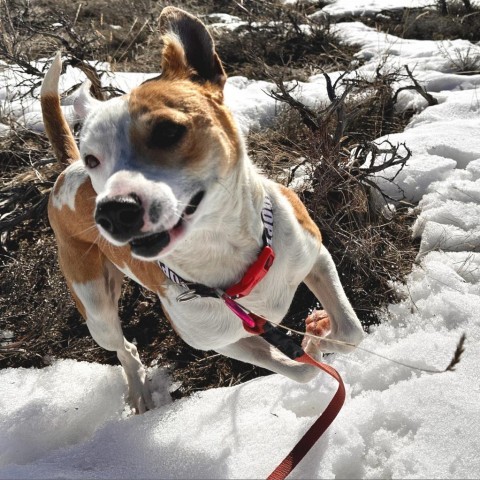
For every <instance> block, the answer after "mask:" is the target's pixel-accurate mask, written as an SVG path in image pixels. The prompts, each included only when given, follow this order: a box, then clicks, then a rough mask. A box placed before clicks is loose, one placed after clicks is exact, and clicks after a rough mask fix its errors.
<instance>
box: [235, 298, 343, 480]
mask: <svg viewBox="0 0 480 480" xmlns="http://www.w3.org/2000/svg"><path fill="white" fill-rule="evenodd" d="M232 303H234V304H235V307H236V308H235V309H234V308H232V305H230V304H229V303H228V302H227V306H229V307H230V308H231V309H232V310H233V311H234V312H235V313H236V314H237V315H238V316H239V317H240V318H241V319H242V320H243V327H244V328H245V330H247V332H249V333H253V334H256V335H260V336H261V337H263V338H264V339H265V340H266V341H267V342H268V343H270V344H271V345H273V346H274V347H276V348H278V349H279V350H280V351H281V352H282V353H284V354H285V355H287V356H288V357H289V358H291V359H292V360H295V361H296V362H300V363H306V364H308V365H312V366H314V367H317V368H319V369H320V370H322V371H324V372H325V373H328V374H329V375H330V376H331V377H333V378H334V379H335V380H336V381H337V382H338V388H337V391H336V392H335V395H334V396H333V398H332V399H331V400H330V403H329V404H328V406H327V408H326V409H325V410H324V411H323V413H322V414H321V415H320V417H318V418H317V420H316V421H315V423H314V424H313V425H312V426H311V427H310V428H309V429H308V430H307V432H306V433H305V434H304V435H303V437H302V438H301V439H300V441H299V442H298V443H297V444H296V445H295V447H293V449H292V450H291V452H290V453H289V454H288V455H287V456H286V457H285V458H284V459H283V460H282V462H280V464H279V465H278V467H277V468H275V470H274V471H273V472H272V473H271V474H270V475H269V476H268V477H267V478H268V480H283V479H285V478H286V477H287V476H288V475H289V474H290V473H291V471H292V470H293V469H294V468H295V467H296V466H297V465H298V464H299V463H300V461H301V460H302V458H303V457H304V456H305V455H306V454H307V453H308V451H309V450H310V449H311V448H312V447H313V446H314V445H315V443H316V442H317V440H318V439H319V438H320V437H321V436H322V435H323V434H324V433H325V430H326V429H327V428H328V427H329V426H330V424H331V423H332V422H333V420H335V417H336V416H337V415H338V412H340V410H341V409H342V407H343V403H344V402H345V385H344V384H343V380H342V377H340V375H339V373H338V372H337V371H336V370H335V369H334V368H333V367H331V366H330V365H326V364H325V363H321V362H317V361H316V360H314V359H313V358H312V357H311V356H310V355H308V354H307V353H305V352H304V351H303V349H302V348H301V347H300V346H298V345H297V344H296V343H295V342H294V341H293V340H292V338H291V337H289V336H287V335H285V333H284V332H282V331H281V330H279V329H278V328H274V327H273V326H272V325H271V324H270V323H269V322H268V321H267V320H266V319H265V318H263V317H261V316H260V315H256V314H255V313H253V312H251V311H250V310H248V309H247V308H245V307H243V306H241V305H239V304H238V303H237V302H232ZM238 310H241V312H239V311H238ZM246 316H248V319H249V322H247V321H246V319H245V318H244V317H246ZM250 322H251V323H250ZM251 324H253V325H254V326H251Z"/></svg>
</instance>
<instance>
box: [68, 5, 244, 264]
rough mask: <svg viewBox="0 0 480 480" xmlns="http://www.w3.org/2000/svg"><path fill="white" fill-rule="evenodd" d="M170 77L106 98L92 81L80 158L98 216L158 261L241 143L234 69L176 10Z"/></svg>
mask: <svg viewBox="0 0 480 480" xmlns="http://www.w3.org/2000/svg"><path fill="white" fill-rule="evenodd" d="M160 25H161V33H162V37H163V41H164V49H163V56H162V65H161V67H162V71H161V75H160V76H159V77H157V78H155V79H152V80H149V81H147V82H145V83H143V84H142V85H140V86H139V87H137V88H135V89H134V90H133V91H132V92H131V93H129V94H128V95H125V96H122V97H119V98H115V99H111V100H109V101H106V102H100V101H98V100H96V99H94V98H93V97H92V96H91V95H90V93H89V88H88V86H84V87H83V88H82V92H81V93H80V95H79V96H78V98H77V99H76V101H75V109H76V111H77V113H78V114H79V115H80V116H82V117H84V123H83V127H82V131H81V137H80V154H81V158H82V160H83V162H84V163H85V167H86V168H87V170H88V173H89V175H90V177H91V180H92V185H93V187H94V189H95V191H96V193H97V200H96V210H95V221H96V223H97V225H98V228H99V230H100V232H101V234H102V235H103V236H104V237H105V238H106V239H107V240H108V241H110V242H111V243H113V244H114V245H118V246H120V245H125V244H127V243H129V244H130V246H131V249H132V253H133V255H134V256H136V257H139V258H142V259H149V260H152V259H157V258H159V257H161V256H163V255H164V254H166V253H168V252H170V251H171V250H172V249H173V248H175V244H176V242H177V241H178V240H179V239H180V238H181V237H183V236H184V235H185V234H187V233H188V231H189V229H191V228H194V225H195V224H196V222H197V220H198V218H200V217H201V213H202V210H205V209H206V208H208V202H209V201H211V200H209V199H211V198H213V196H214V195H213V194H212V191H213V190H214V189H215V188H218V185H219V184H220V183H221V182H222V179H224V178H225V177H226V176H228V175H229V174H230V173H231V172H232V170H233V169H234V168H235V165H236V163H237V162H238V160H239V158H240V155H241V150H242V147H241V142H240V139H239V135H238V133H237V129H236V127H235V124H234V123H233V121H232V118H231V115H230V113H229V111H228V110H227V108H226V107H225V106H224V104H223V87H224V84H225V80H226V75H225V72H224V70H223V67H222V64H221V62H220V60H219V58H218V56H217V54H216V52H215V49H214V44H213V40H212V38H211V36H210V35H209V33H208V32H207V30H206V28H205V26H204V25H203V24H202V23H201V22H200V21H199V20H198V19H196V18H195V17H193V16H191V15H189V14H188V13H186V12H184V11H182V10H179V9H176V8H172V7H167V8H165V9H164V10H163V12H162V14H161V19H160Z"/></svg>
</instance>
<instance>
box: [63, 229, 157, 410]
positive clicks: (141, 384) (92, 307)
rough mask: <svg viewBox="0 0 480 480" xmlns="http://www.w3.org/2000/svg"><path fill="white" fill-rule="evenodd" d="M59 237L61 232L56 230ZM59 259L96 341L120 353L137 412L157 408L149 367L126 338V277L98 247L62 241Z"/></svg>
mask: <svg viewBox="0 0 480 480" xmlns="http://www.w3.org/2000/svg"><path fill="white" fill-rule="evenodd" d="M56 233H57V238H58V237H59V232H58V229H57V230H56ZM59 259H60V265H61V267H62V270H63V273H64V275H65V278H66V280H67V284H68V286H69V288H70V290H71V292H72V294H73V297H74V299H75V302H76V304H77V308H78V310H79V311H80V313H81V314H82V316H83V317H84V318H85V320H86V322H87V326H88V329H89V331H90V334H91V335H92V337H93V339H94V340H95V341H96V342H97V343H98V345H100V346H101V347H102V348H105V349H106V350H110V351H115V352H117V356H118V359H119V360H120V363H121V364H122V366H123V369H124V371H125V374H126V377H127V381H128V389H129V397H130V398H129V400H130V403H131V405H132V406H133V407H134V408H135V409H136V411H137V413H143V412H145V411H146V410H147V409H149V408H153V403H152V400H151V396H150V392H149V390H148V385H147V383H146V374H145V368H144V367H143V365H142V362H141V360H140V357H139V356H138V352H137V347H136V346H135V345H133V344H132V343H130V342H128V341H127V340H126V339H125V337H124V336H123V332H122V327H121V325H120V319H119V316H118V300H119V298H120V293H121V286H122V280H123V274H122V273H121V272H120V271H119V270H118V269H117V268H116V267H115V266H114V265H113V264H112V263H111V262H110V261H109V260H107V259H106V258H105V257H104V256H103V254H102V253H101V252H100V251H99V250H98V248H97V246H96V245H91V244H84V243H82V242H76V241H75V240H74V239H70V241H69V242H67V243H64V242H62V241H59Z"/></svg>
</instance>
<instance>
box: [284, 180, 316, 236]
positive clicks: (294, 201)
mask: <svg viewBox="0 0 480 480" xmlns="http://www.w3.org/2000/svg"><path fill="white" fill-rule="evenodd" d="M279 187H280V192H281V193H282V194H283V195H284V196H285V197H286V198H287V200H288V201H289V202H290V204H291V205H292V207H293V211H294V213H295V217H296V218H297V221H298V223H299V224H300V225H301V226H302V228H303V229H304V230H306V231H307V232H308V233H310V234H311V235H313V236H314V237H315V238H316V239H317V240H318V241H319V242H321V241H322V234H321V233H320V230H319V228H318V227H317V225H316V223H315V222H314V221H313V220H312V219H311V217H310V215H309V214H308V211H307V209H306V208H305V205H304V204H303V203H302V201H301V200H300V199H299V198H298V196H297V194H296V193H295V192H294V191H293V190H290V189H289V188H287V187H285V186H284V185H279Z"/></svg>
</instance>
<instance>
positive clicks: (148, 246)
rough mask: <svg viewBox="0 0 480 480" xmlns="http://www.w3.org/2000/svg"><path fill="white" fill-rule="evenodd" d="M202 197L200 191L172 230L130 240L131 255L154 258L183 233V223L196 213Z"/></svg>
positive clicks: (203, 193) (202, 193) (202, 192)
mask: <svg viewBox="0 0 480 480" xmlns="http://www.w3.org/2000/svg"><path fill="white" fill-rule="evenodd" d="M204 196H205V192H204V191H203V190H201V191H200V192H198V193H196V194H195V195H194V196H193V197H192V198H191V200H190V202H189V203H188V205H187V206H186V207H185V210H184V211H183V213H182V215H181V217H180V219H179V220H178V222H177V223H176V224H175V225H174V227H173V228H170V229H169V230H164V231H163V232H157V233H151V234H148V235H144V236H141V237H136V238H133V239H132V240H130V242H129V244H130V247H131V249H132V253H134V254H135V255H137V256H139V257H144V258H151V257H156V256H157V255H158V254H159V253H161V252H162V251H163V250H164V249H165V248H166V247H168V246H169V245H170V244H172V243H173V242H174V241H175V240H177V239H178V238H179V237H180V236H181V235H182V234H183V233H184V231H185V221H186V220H187V219H188V218H189V217H191V216H192V215H193V214H194V213H195V212H196V211H197V208H198V206H199V205H200V202H201V201H202V199H203V197H204Z"/></svg>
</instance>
